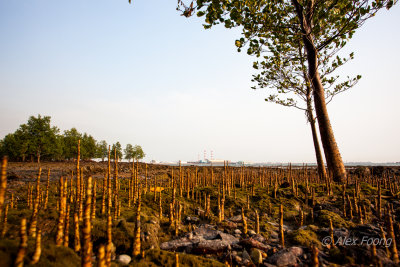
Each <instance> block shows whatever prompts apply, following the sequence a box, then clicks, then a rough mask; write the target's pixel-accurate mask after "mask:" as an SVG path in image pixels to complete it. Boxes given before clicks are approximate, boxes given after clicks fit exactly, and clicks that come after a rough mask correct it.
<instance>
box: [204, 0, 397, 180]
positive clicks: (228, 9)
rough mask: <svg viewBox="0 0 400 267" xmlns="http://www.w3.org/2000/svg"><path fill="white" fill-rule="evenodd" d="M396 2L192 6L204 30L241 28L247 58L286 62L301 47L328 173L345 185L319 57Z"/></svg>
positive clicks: (207, 1) (290, 0) (294, 0)
mask: <svg viewBox="0 0 400 267" xmlns="http://www.w3.org/2000/svg"><path fill="white" fill-rule="evenodd" d="M394 3H395V2H394V1H393V0H375V1H369V0H355V1H350V0H328V1H319V0H304V1H299V0H283V1H273V0H264V1H259V0H246V1H244V0H233V1H228V0H222V1H213V0H198V1H197V7H196V8H197V9H198V10H199V11H198V13H197V15H198V16H203V15H206V18H205V22H206V24H205V25H204V27H205V28H206V29H207V28H211V27H212V26H213V25H216V24H219V23H224V24H225V27H226V28H232V27H237V26H241V27H242V29H243V32H242V34H243V37H242V38H240V39H239V40H236V42H235V44H236V46H238V48H239V50H240V49H241V48H243V47H245V46H246V47H247V53H248V54H249V55H256V56H260V55H261V54H262V55H263V56H264V57H271V60H272V61H273V60H274V55H276V54H277V53H279V54H281V55H284V57H287V58H290V57H291V53H292V52H293V50H294V49H295V48H296V47H298V46H299V45H298V44H301V46H302V47H304V50H305V58H306V59H307V61H306V62H305V65H306V67H307V76H308V77H309V79H310V84H311V85H312V89H313V90H312V94H313V101H314V107H315V111H316V114H317V120H318V125H319V132H320V136H321V141H322V145H323V148H324V152H325V158H326V161H327V165H328V169H329V170H330V172H331V173H332V174H333V179H334V180H335V181H343V179H345V178H346V170H345V168H344V164H343V161H342V157H341V155H340V152H339V148H338V146H337V143H336V140H335V137H334V134H333V130H332V126H331V123H330V119H329V115H328V110H327V108H326V101H325V88H324V84H323V81H322V78H321V75H320V71H321V69H323V68H324V66H325V64H324V63H326V62H322V61H321V56H322V58H330V55H333V54H335V53H336V52H337V51H338V50H340V49H341V48H342V47H343V46H344V45H345V44H346V42H347V41H348V40H349V39H350V38H351V37H352V36H353V34H354V32H355V31H356V30H357V29H358V28H359V27H360V26H361V25H362V24H363V23H364V22H365V21H366V20H367V19H369V18H371V17H372V16H374V15H375V14H376V12H377V11H379V10H380V9H381V8H383V7H386V8H388V9H389V8H391V6H392V5H393V4H394ZM293 56H294V57H296V55H293ZM297 64H298V63H297ZM298 68H299V69H300V68H301V67H300V66H298Z"/></svg>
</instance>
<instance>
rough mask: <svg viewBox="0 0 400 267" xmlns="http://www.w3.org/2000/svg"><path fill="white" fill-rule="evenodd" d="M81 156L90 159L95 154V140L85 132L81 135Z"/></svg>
mask: <svg viewBox="0 0 400 267" xmlns="http://www.w3.org/2000/svg"><path fill="white" fill-rule="evenodd" d="M81 156H82V159H91V158H94V157H95V156H96V140H95V139H94V138H93V136H91V135H89V134H87V133H84V134H83V136H82V140H81Z"/></svg>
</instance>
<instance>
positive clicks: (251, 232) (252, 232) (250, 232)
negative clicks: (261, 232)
mask: <svg viewBox="0 0 400 267" xmlns="http://www.w3.org/2000/svg"><path fill="white" fill-rule="evenodd" d="M247 232H248V233H249V235H255V234H256V232H255V231H254V230H249V231H247Z"/></svg>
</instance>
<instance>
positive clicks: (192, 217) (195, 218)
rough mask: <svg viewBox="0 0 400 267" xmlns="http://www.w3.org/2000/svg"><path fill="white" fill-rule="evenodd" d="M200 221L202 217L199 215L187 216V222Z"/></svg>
mask: <svg viewBox="0 0 400 267" xmlns="http://www.w3.org/2000/svg"><path fill="white" fill-rule="evenodd" d="M199 221H200V219H199V218H198V217H195V216H187V217H186V222H187V223H198V222H199Z"/></svg>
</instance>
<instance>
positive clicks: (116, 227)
mask: <svg viewBox="0 0 400 267" xmlns="http://www.w3.org/2000/svg"><path fill="white" fill-rule="evenodd" d="M50 165H51V166H54V164H50ZM70 165H71V164H65V166H68V167H66V168H65V169H66V170H68V171H65V172H64V173H68V172H69V171H71V170H73V167H72V168H71V166H70ZM20 166H23V165H20ZM65 166H64V167H65ZM105 166H106V164H103V165H102V164H96V167H93V168H86V169H87V170H86V169H85V170H86V171H85V174H90V170H91V169H92V171H94V173H93V176H94V177H95V178H96V179H97V181H98V183H97V185H98V187H97V189H98V191H97V198H96V204H97V206H96V209H97V211H98V212H97V213H96V218H95V219H94V220H93V221H92V241H93V251H94V253H96V252H97V249H98V247H99V246H100V245H101V244H104V243H105V242H106V223H105V222H106V217H105V216H104V215H102V214H100V208H101V203H102V191H101V184H102V179H103V174H104V171H105ZM153 168H154V170H152V171H153V174H154V173H158V175H159V180H158V181H163V180H164V181H168V179H169V178H168V175H167V173H169V170H168V168H163V167H160V166H154V167H153ZM123 170H124V171H123ZM219 171H220V173H222V168H220V169H219ZM55 173H58V174H60V173H62V172H60V171H58V172H55ZM129 173H130V169H129V167H127V166H125V165H122V166H121V171H120V181H121V190H120V200H121V203H122V207H121V216H119V218H118V220H116V221H113V231H112V239H113V243H114V245H115V247H116V251H117V254H128V255H131V252H132V241H133V231H134V222H135V215H136V214H135V208H134V206H133V205H132V206H131V207H128V206H127V204H126V203H127V200H128V193H127V190H126V187H127V184H128V183H127V181H128V179H127V178H128V177H129ZM216 174H217V171H216ZM34 178H35V176H34V175H31V176H29V177H26V178H25V180H24V182H21V181H10V182H9V188H8V193H7V194H8V198H9V195H10V193H11V192H13V193H14V196H15V197H16V198H17V199H18V204H17V206H18V209H9V213H8V231H7V234H6V236H5V238H4V239H2V240H0V266H12V264H13V261H14V258H15V255H16V253H17V249H18V242H19V234H18V231H19V225H20V221H21V219H22V218H26V219H27V220H28V223H29V219H30V217H31V215H32V210H31V209H29V208H28V207H27V205H26V195H27V183H26V182H28V181H29V182H30V183H31V185H34V181H35V180H34ZM58 178H59V177H53V180H52V182H51V186H50V194H49V209H48V210H46V211H44V210H40V211H39V222H38V224H39V225H40V228H41V229H42V233H43V237H42V257H41V259H40V262H39V263H38V264H37V265H36V266H79V265H80V255H79V254H77V253H75V252H74V251H73V250H72V249H71V248H72V247H73V239H74V236H73V228H72V226H73V222H72V218H71V219H70V227H71V228H70V234H69V238H70V244H69V247H70V248H66V247H57V246H55V244H54V239H55V231H56V222H57V218H58V212H57V209H56V205H57V200H58V198H59V193H58V190H57V187H58V180H56V179H58ZM141 179H142V182H143V177H141ZM148 182H149V183H153V181H151V180H150V179H149V180H148ZM166 185H167V183H165V185H164V186H163V187H164V190H163V191H162V209H163V215H164V217H163V218H162V219H160V218H159V217H158V216H159V215H158V214H159V201H158V193H157V201H154V192H152V191H150V192H147V194H143V195H142V208H141V232H142V248H143V249H144V253H145V257H144V258H142V257H137V258H134V259H133V261H132V263H131V265H132V266H172V265H173V264H174V262H175V254H174V253H172V252H168V251H163V250H160V249H159V245H160V244H161V243H162V242H165V241H169V240H171V239H174V238H177V237H176V236H175V234H174V232H175V231H174V228H173V227H172V226H170V225H169V223H168V217H167V216H168V213H169V203H170V202H171V201H172V190H171V189H170V188H167V186H166ZM253 186H254V187H253ZM41 187H42V190H44V189H45V180H44V178H43V177H42V181H41ZM309 187H310V188H313V189H314V190H315V203H316V206H318V205H320V206H321V207H322V209H321V210H318V211H315V212H314V220H312V219H311V217H310V215H311V209H312V208H313V206H312V205H311V204H310V202H311V201H310V200H311V196H310V195H309V199H308V201H306V199H305V193H306V185H305V184H304V183H300V184H299V185H298V195H294V194H293V190H292V187H291V186H289V187H285V188H281V187H279V186H278V190H277V192H276V197H274V193H273V186H272V185H268V186H265V187H261V186H260V185H259V184H255V185H253V184H250V183H249V184H247V185H244V186H243V187H240V184H239V183H236V187H235V191H236V198H235V197H234V196H235V193H234V190H231V191H230V192H228V191H226V192H225V194H226V200H225V218H229V217H230V215H233V216H236V215H240V214H241V208H242V207H243V208H244V209H245V213H246V217H247V219H248V227H249V229H254V225H255V212H254V211H255V210H258V211H259V214H260V230H261V233H260V234H261V235H262V236H264V237H265V238H267V239H268V238H269V237H270V236H271V234H272V233H273V232H275V234H276V231H277V223H278V222H279V207H280V205H283V211H284V224H285V226H286V227H287V228H289V231H288V232H287V234H286V236H287V238H286V242H287V245H288V246H290V245H296V246H303V247H310V246H311V244H315V245H317V247H319V248H320V249H321V250H324V249H326V248H324V247H323V246H322V245H321V242H320V240H321V238H322V237H320V236H318V235H317V232H318V229H319V228H320V227H329V220H332V223H333V227H334V228H339V227H344V228H349V227H352V226H354V225H356V224H357V223H358V221H357V219H353V220H350V219H349V218H348V217H344V216H343V214H342V206H343V201H342V198H341V196H342V185H340V184H333V185H332V190H333V194H332V195H331V196H329V195H328V194H327V192H326V186H325V185H324V184H318V183H311V182H310V183H309ZM354 188H355V187H354V185H353V184H351V185H349V186H348V187H347V188H346V193H347V194H348V195H350V196H353V192H354ZM360 189H361V192H360V198H359V203H361V204H364V206H365V207H366V212H367V213H368V214H369V215H370V217H369V219H368V220H365V221H364V222H366V223H370V222H371V221H373V220H376V218H374V217H373V216H372V215H373V212H374V211H373V210H372V208H371V202H372V199H373V198H372V196H375V195H376V194H377V188H376V187H373V186H371V185H370V184H368V183H364V182H361V183H360ZM195 191H196V194H198V193H200V195H201V197H202V198H201V200H199V199H197V200H194V199H192V198H191V196H190V198H189V199H187V198H186V192H185V191H184V192H183V195H182V197H181V196H180V195H179V190H177V192H176V201H179V202H181V203H182V204H184V205H185V212H183V216H182V221H181V224H180V226H179V228H180V229H179V234H178V237H179V236H181V235H183V234H184V233H186V232H188V231H189V224H188V223H186V222H185V218H186V216H196V217H199V219H200V221H199V222H198V224H202V223H208V224H213V225H216V226H217V227H218V228H219V229H220V230H226V231H232V230H233V229H230V228H229V227H231V226H230V225H229V224H228V223H227V222H226V221H225V222H222V223H218V218H217V216H216V215H217V210H218V209H217V205H216V204H217V200H218V197H219V196H221V195H219V194H218V187H217V184H215V185H213V186H196V187H195ZM205 194H208V195H210V199H211V205H212V206H211V211H212V216H210V217H209V218H204V217H202V216H199V215H197V214H196V209H197V208H201V209H204V195H205ZM382 195H383V197H384V199H385V200H383V201H382V203H383V204H385V203H386V202H389V201H390V198H391V196H390V194H389V191H388V190H384V189H382ZM247 196H248V198H247ZM247 199H249V202H250V203H249V205H248V202H247ZM247 206H249V209H247ZM394 208H395V210H396V209H398V210H400V207H394ZM300 210H303V212H304V218H303V224H304V225H306V226H307V227H306V228H305V229H302V230H299V229H298V228H299V227H300V225H299V223H300V217H299V212H300ZM355 217H356V215H355ZM236 225H237V228H239V229H241V222H238V223H237V224H236ZM33 250H34V240H33V239H32V238H29V246H28V252H27V255H26V257H25V259H26V260H25V263H26V265H28V264H29V261H30V259H31V256H32V254H33ZM326 252H327V253H328V252H329V253H330V254H329V255H331V258H332V261H333V262H336V263H341V261H339V260H338V259H336V256H337V255H340V253H339V252H340V251H339V252H338V251H336V250H331V251H326ZM335 255H336V256H335ZM179 259H180V266H222V265H223V264H222V263H221V262H218V261H215V260H212V259H208V258H206V257H200V256H193V255H188V254H184V253H179ZM215 259H217V257H215ZM346 262H351V261H350V260H347V261H346ZM114 265H115V263H114Z"/></svg>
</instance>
